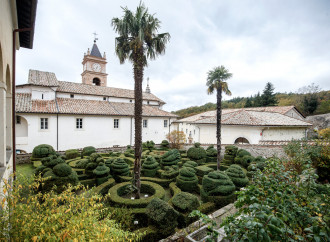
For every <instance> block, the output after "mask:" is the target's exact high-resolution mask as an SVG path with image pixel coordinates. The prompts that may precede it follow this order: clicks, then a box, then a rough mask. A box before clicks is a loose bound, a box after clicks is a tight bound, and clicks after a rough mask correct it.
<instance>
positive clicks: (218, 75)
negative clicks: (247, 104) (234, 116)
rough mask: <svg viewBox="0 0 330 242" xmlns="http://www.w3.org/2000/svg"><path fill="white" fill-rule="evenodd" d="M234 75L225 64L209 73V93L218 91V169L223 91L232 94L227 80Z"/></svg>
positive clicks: (207, 82)
mask: <svg viewBox="0 0 330 242" xmlns="http://www.w3.org/2000/svg"><path fill="white" fill-rule="evenodd" d="M232 76H233V74H232V73H229V71H228V70H227V69H226V68H225V67H224V66H218V67H215V68H214V69H213V70H211V71H209V72H208V73H207V81H206V86H207V87H208V88H207V92H208V94H212V93H213V92H214V90H216V92H217V151H218V152H217V169H218V170H220V152H221V110H222V107H221V99H222V92H224V93H225V94H227V95H231V92H230V90H229V89H228V83H227V82H226V80H228V79H229V78H231V77H232Z"/></svg>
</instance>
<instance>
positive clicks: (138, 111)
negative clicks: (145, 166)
mask: <svg viewBox="0 0 330 242" xmlns="http://www.w3.org/2000/svg"><path fill="white" fill-rule="evenodd" d="M142 56H143V52H142V55H139V54H137V58H136V61H135V62H134V97H135V104H134V117H135V161H134V177H133V179H134V185H135V186H136V188H137V192H136V194H135V198H136V199H139V198H140V189H141V178H140V176H141V153H142V99H143V97H142V81H143V64H142V61H141V60H142Z"/></svg>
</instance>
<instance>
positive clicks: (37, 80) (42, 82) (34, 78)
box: [28, 70, 58, 87]
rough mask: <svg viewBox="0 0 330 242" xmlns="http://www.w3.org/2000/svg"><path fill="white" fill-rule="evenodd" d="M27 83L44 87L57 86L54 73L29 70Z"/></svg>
mask: <svg viewBox="0 0 330 242" xmlns="http://www.w3.org/2000/svg"><path fill="white" fill-rule="evenodd" d="M28 83H29V84H32V85H38V86H46V87H56V86H58V80H57V78H56V75H55V73H53V72H46V71H37V70H29V78H28Z"/></svg>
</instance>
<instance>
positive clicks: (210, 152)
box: [206, 145, 218, 163]
mask: <svg viewBox="0 0 330 242" xmlns="http://www.w3.org/2000/svg"><path fill="white" fill-rule="evenodd" d="M217 155H218V151H217V150H216V149H214V146H213V145H210V146H209V147H207V149H206V162H207V163H209V162H217Z"/></svg>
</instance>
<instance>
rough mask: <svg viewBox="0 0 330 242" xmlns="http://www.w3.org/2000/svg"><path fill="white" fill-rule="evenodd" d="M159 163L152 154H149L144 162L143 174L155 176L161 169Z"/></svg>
mask: <svg viewBox="0 0 330 242" xmlns="http://www.w3.org/2000/svg"><path fill="white" fill-rule="evenodd" d="M159 169H160V167H159V163H158V162H157V161H156V160H155V158H153V157H152V156H147V159H146V160H145V161H144V162H143V164H142V169H141V173H142V175H143V176H148V177H154V176H156V174H157V170H159Z"/></svg>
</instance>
